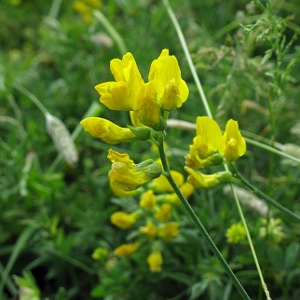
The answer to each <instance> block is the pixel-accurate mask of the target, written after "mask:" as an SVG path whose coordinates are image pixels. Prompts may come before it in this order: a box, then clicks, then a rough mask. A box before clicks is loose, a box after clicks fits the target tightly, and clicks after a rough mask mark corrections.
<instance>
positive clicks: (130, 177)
mask: <svg viewBox="0 0 300 300" xmlns="http://www.w3.org/2000/svg"><path fill="white" fill-rule="evenodd" d="M107 157H108V158H109V160H110V161H111V162H112V166H111V170H110V171H109V173H108V176H109V180H110V184H111V185H112V186H117V187H118V188H120V189H122V190H124V191H134V190H136V189H138V188H139V187H140V186H142V185H143V184H145V183H147V182H149V181H150V180H152V179H153V178H156V177H158V176H160V174H161V172H162V169H161V165H160V164H159V163H157V162H154V161H153V160H151V159H149V160H146V161H144V162H142V163H140V164H137V165H136V164H134V162H133V160H131V159H130V157H129V155H128V154H126V153H124V154H122V153H119V152H117V151H114V150H112V149H109V152H108V156H107Z"/></svg>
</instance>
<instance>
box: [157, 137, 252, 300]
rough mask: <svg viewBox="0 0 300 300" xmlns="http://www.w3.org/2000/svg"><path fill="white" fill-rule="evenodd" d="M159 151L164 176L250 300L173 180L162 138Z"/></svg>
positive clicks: (236, 283) (243, 294)
mask: <svg viewBox="0 0 300 300" xmlns="http://www.w3.org/2000/svg"><path fill="white" fill-rule="evenodd" d="M158 150H159V154H160V159H161V163H162V166H163V170H164V172H165V173H164V174H165V176H166V177H167V179H168V181H169V183H170V185H171V186H172V188H173V189H174V192H175V193H176V194H177V196H178V198H179V199H180V201H181V203H182V205H183V206H184V208H185V210H186V212H187V213H188V215H189V216H190V218H191V219H192V221H193V222H194V223H195V225H196V226H197V228H198V229H199V231H200V233H201V235H202V236H203V238H204V239H205V241H206V242H207V244H208V246H209V247H210V249H211V250H212V251H213V253H214V254H215V256H216V257H217V259H218V260H219V261H220V263H221V264H222V265H223V267H224V268H225V271H226V273H227V274H228V276H229V277H230V279H231V280H232V282H233V284H234V285H235V286H236V288H237V289H238V291H239V293H240V294H241V296H242V297H243V299H248V300H250V297H249V295H248V294H247V292H246V291H245V289H244V288H243V286H242V285H241V283H240V281H239V280H238V278H237V277H236V276H235V274H234V273H233V271H232V269H231V268H230V266H229V265H228V263H227V262H226V260H225V259H224V257H223V255H222V254H221V252H220V251H219V249H218V248H217V246H216V244H215V243H214V241H213V240H212V238H211V237H210V235H209V233H208V232H207V231H206V229H205V227H204V226H203V224H202V222H201V221H200V219H199V218H198V216H197V215H196V213H195V211H194V210H193V208H192V207H191V206H190V204H189V203H188V201H187V200H186V198H185V197H184V195H183V194H182V192H181V190H180V189H179V187H178V186H177V184H176V183H175V181H174V179H173V177H172V175H171V172H170V169H169V165H168V161H167V157H166V154H165V149H164V144H163V138H161V139H160V140H159V141H158Z"/></svg>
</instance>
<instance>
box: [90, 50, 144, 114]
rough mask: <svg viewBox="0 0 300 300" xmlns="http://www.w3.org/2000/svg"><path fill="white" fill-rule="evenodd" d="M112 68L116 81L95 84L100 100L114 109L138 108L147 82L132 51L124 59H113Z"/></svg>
mask: <svg viewBox="0 0 300 300" xmlns="http://www.w3.org/2000/svg"><path fill="white" fill-rule="evenodd" d="M110 69H111V72H112V74H113V76H114V78H115V81H109V82H105V83H101V84H98V85H96V86H95V89H96V90H97V92H98V93H99V94H100V102H101V103H103V104H104V105H105V106H106V107H108V108H109V109H112V110H126V111H131V110H137V109H139V106H140V105H141V99H143V97H144V94H145V83H144V81H143V79H142V76H141V74H140V71H139V69H138V67H137V65H136V62H135V60H134V57H133V56H132V54H131V53H130V52H128V53H126V54H125V55H124V56H123V59H122V60H120V59H113V60H111V62H110Z"/></svg>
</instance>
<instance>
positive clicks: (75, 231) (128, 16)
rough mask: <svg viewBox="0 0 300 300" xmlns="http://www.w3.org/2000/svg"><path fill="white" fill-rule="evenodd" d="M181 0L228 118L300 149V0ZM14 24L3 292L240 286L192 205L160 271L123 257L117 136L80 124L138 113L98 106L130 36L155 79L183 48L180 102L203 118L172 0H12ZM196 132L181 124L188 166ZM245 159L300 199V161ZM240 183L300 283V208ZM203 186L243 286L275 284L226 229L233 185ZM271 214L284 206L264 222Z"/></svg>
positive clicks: (3, 121) (206, 76)
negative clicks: (269, 202) (59, 140)
mask: <svg viewBox="0 0 300 300" xmlns="http://www.w3.org/2000/svg"><path fill="white" fill-rule="evenodd" d="M170 3H171V5H172V8H173V9H174V11H175V13H176V16H177V18H178V21H179V23H180V25H181V27H182V30H183V32H184V35H185V37H186V39H187V43H188V47H189V50H190V52H191V54H192V58H193V61H194V63H195V66H196V68H197V72H198V74H199V76H200V78H201V82H202V84H203V88H204V91H205V93H206V95H207V98H208V100H209V105H210V108H211V110H212V111H213V114H214V116H215V118H216V120H217V121H218V122H219V124H221V125H222V126H224V124H225V122H226V120H227V119H229V118H234V119H236V120H238V121H239V124H240V128H241V129H242V130H243V132H244V133H245V136H247V137H249V138H253V139H256V140H258V141H263V142H264V143H267V144H270V145H274V146H275V147H277V148H278V149H280V150H281V151H284V152H287V153H289V154H291V155H293V156H295V157H298V158H300V147H299V141H300V119H299V111H300V101H299V95H300V85H299V79H300V78H299V77H300V47H299V37H298V33H299V25H300V20H299V16H300V5H299V4H298V1H296V0H291V1H280V0H278V1H277V0H274V1H271V3H269V5H267V3H268V1H262V2H260V1H246V0H242V1H237V0H230V1H219V0H203V1H179V0H172V1H170ZM95 12H97V13H95ZM0 24H1V26H0V191H1V192H0V205H1V206H0V274H1V282H0V299H16V298H14V297H16V296H17V295H18V294H19V295H20V297H21V299H33V300H35V299H56V300H59V299H60V300H63V299H85V300H86V299H94V298H98V299H144V298H145V295H148V296H147V299H240V298H239V295H238V294H237V291H236V290H235V288H234V287H233V286H232V284H231V283H230V281H229V279H228V278H227V276H226V274H225V272H224V270H223V268H222V267H221V266H220V265H219V263H218V262H217V260H216V259H215V258H214V257H213V256H212V254H211V253H210V252H209V251H208V249H207V248H206V245H204V244H203V247H201V249H199V247H198V243H199V242H200V243H203V242H202V240H201V238H200V237H199V236H198V233H197V232H196V231H195V230H194V228H193V225H192V224H190V222H189V219H188V218H187V217H186V216H185V214H184V212H182V211H181V210H180V209H179V212H178V213H179V214H180V220H181V221H180V226H181V232H182V238H181V240H179V241H177V242H174V243H170V245H169V246H166V248H167V250H166V251H167V252H166V253H167V255H165V257H164V259H165V261H166V263H165V264H164V267H163V270H162V272H160V273H151V272H149V270H148V267H147V265H146V263H145V262H144V261H143V260H142V258H141V257H139V256H137V257H136V258H135V259H132V260H130V259H118V260H116V258H114V257H112V254H111V253H112V251H113V249H115V248H116V247H117V246H118V245H120V244H121V243H124V242H125V238H126V233H124V232H123V231H121V230H120V229H118V228H116V227H114V226H113V225H111V223H110V215H111V214H112V213H113V212H114V211H116V210H118V209H120V205H123V206H124V207H125V208H126V205H127V204H126V203H125V204H124V202H123V203H122V201H118V200H117V199H115V196H114V195H113V194H112V192H111V191H110V189H109V186H108V178H107V172H108V170H109V169H110V165H109V163H108V161H107V158H106V156H107V149H108V148H109V147H108V146H107V145H106V144H104V143H102V142H101V141H98V140H95V139H93V138H91V137H90V136H89V135H88V134H86V133H84V132H79V131H78V129H77V130H76V127H77V126H78V124H79V122H80V121H81V120H82V119H83V117H84V115H85V114H86V113H87V111H88V110H89V108H90V107H91V106H92V105H94V106H93V107H94V108H95V110H94V113H95V114H94V115H101V116H102V117H105V118H109V119H110V120H112V121H115V122H116V123H118V124H120V125H124V124H128V123H129V118H128V115H127V114H122V113H120V112H112V111H109V110H105V109H104V108H103V107H102V106H100V105H99V106H96V104H95V103H98V98H99V96H98V94H97V93H96V91H95V90H94V86H95V85H96V84H98V83H101V82H105V81H109V80H112V75H111V73H110V69H109V61H110V60H111V59H113V58H116V57H117V58H121V57H122V55H123V54H125V53H124V50H126V51H130V52H132V53H133V55H134V57H135V59H136V61H137V64H138V66H139V68H140V71H141V73H142V75H143V77H144V79H145V80H146V79H147V74H148V71H149V66H150V63H151V61H152V60H153V59H155V58H157V57H158V55H159V54H160V52H161V50H162V49H163V48H168V49H170V52H171V53H172V54H174V55H176V57H177V59H178V61H179V64H180V66H181V70H182V77H183V78H184V79H185V80H186V81H187V83H188V85H189V89H190V97H189V100H188V101H187V102H186V103H185V104H184V106H183V107H182V109H180V110H179V111H175V112H172V115H171V117H172V118H178V119H181V120H185V121H190V122H195V119H196V117H197V116H199V115H205V110H204V107H203V106H202V104H201V100H200V97H199V95H198V91H197V89H196V87H195V84H194V81H193V78H192V75H191V72H190V70H189V67H188V64H187V61H186V59H185V56H184V53H183V51H182V48H181V45H180V43H179V40H178V37H177V34H176V31H175V29H174V27H173V25H172V22H171V21H170V18H169V16H168V14H167V12H166V9H165V7H164V5H163V2H162V1H157V0H115V1H114V0H107V1H104V0H103V1H100V0H99V1H97V0H93V1H92V0H78V1H62V0H53V1H50V0H48V1H39V0H2V1H1V3H0ZM107 24H108V25H107ZM114 30H115V31H116V32H117V35H115V34H114ZM118 37H121V44H120V40H118ZM36 100H37V101H36ZM38 101H39V102H41V103H42V105H43V106H44V107H45V109H46V110H47V111H48V112H49V113H50V114H51V115H53V116H55V117H56V118H59V119H60V120H61V121H62V122H63V123H64V125H65V126H66V128H67V129H68V130H69V131H70V132H71V133H72V132H73V133H74V131H75V133H76V134H74V138H75V145H76V148H77V151H78V154H79V159H78V163H77V164H76V165H75V166H72V165H70V164H68V163H67V162H66V160H64V159H63V158H62V156H61V154H59V152H58V150H57V148H56V146H55V143H54V142H53V140H52V138H51V136H50V135H49V134H48V132H47V127H46V119H45V115H44V113H43V111H41V109H40V108H39V107H38V105H37V104H36V102H38ZM42 109H43V108H42ZM50 131H51V130H50ZM193 134H194V133H193V132H188V131H184V130H179V129H175V128H170V129H169V130H168V135H167V144H168V149H169V152H170V153H169V155H170V159H171V161H172V162H173V164H174V168H175V169H178V170H180V169H181V170H182V165H183V163H184V159H183V156H184V155H185V154H186V153H187V151H188V146H189V144H191V141H192V137H193ZM121 148H122V149H125V150H126V151H127V152H128V153H130V155H131V156H132V158H133V159H135V160H140V159H141V157H142V155H145V156H146V155H149V153H150V152H151V151H150V144H148V143H133V144H125V145H121V146H120V148H118V147H116V149H121ZM238 167H239V169H240V170H241V172H242V173H243V174H244V175H245V176H246V177H247V178H249V180H251V181H252V182H253V183H254V184H255V185H256V186H257V187H259V188H261V189H262V190H263V191H265V192H266V193H268V195H270V196H271V197H273V198H274V199H275V200H277V201H279V202H280V203H281V204H282V205H284V206H286V207H288V208H289V209H290V210H292V211H294V212H296V213H297V212H298V213H300V205H299V204H300V194H299V191H300V190H299V173H300V171H299V164H296V163H292V162H291V161H289V160H287V159H279V157H278V156H275V155H274V154H271V153H269V152H268V151H265V150H263V149H261V148H258V147H255V146H253V145H251V144H248V151H247V155H246V156H245V157H244V158H243V159H241V161H239V162H238ZM241 197H242V198H244V199H243V200H244V203H245V205H244V206H243V208H244V209H245V214H246V218H247V221H248V223H249V227H250V229H251V235H252V236H253V239H254V243H255V247H256V250H257V252H258V256H259V260H260V263H261V266H262V269H263V272H264V275H265V279H266V282H267V284H268V286H269V289H270V292H271V295H272V299H281V300H286V299H295V300H296V299H299V297H300V259H299V246H300V244H299V234H300V226H299V224H297V223H295V222H294V221H291V220H289V219H288V218H287V217H285V216H284V215H282V214H280V213H279V212H278V211H276V210H273V209H270V210H268V213H267V215H264V214H263V213H262V212H261V211H258V212H257V211H256V212H255V211H253V209H251V207H250V208H249V207H248V206H247V202H249V201H250V200H251V197H252V195H251V194H247V193H246V194H243V195H242V196H241ZM131 200H132V199H131ZM190 201H191V204H192V205H193V207H194V208H195V210H196V212H197V214H198V215H199V216H200V217H201V219H202V221H203V223H204V224H205V226H206V228H207V229H208V232H210V233H211V235H212V236H213V238H214V240H215V242H216V244H217V245H218V246H219V247H220V249H221V250H222V253H223V255H224V256H225V258H226V259H227V260H228V261H229V263H230V265H231V267H232V268H233V269H234V270H235V272H236V274H237V276H238V277H239V278H240V280H241V282H242V284H243V285H244V286H245V289H246V290H247V291H249V293H250V295H251V296H252V297H253V299H263V293H262V290H261V289H260V284H259V279H258V276H257V272H256V271H255V266H254V264H253V259H252V257H251V254H250V251H249V246H248V245H247V243H244V244H243V243H240V244H237V245H231V244H230V243H228V241H227V240H226V236H225V232H226V229H227V228H229V227H230V226H231V225H232V224H233V223H235V222H239V217H238V214H237V211H236V209H235V207H234V204H233V201H232V197H231V195H230V193H228V191H227V190H226V188H223V187H219V188H215V189H212V190H209V191H198V192H196V193H195V194H194V195H193V196H192V197H191V199H190ZM128 205H129V204H128ZM127 208H128V207H127ZM265 218H266V219H268V220H270V219H271V218H273V220H274V219H278V220H279V221H278V222H277V223H276V222H275V223H276V224H275V225H274V224H273V223H272V222H268V223H267V225H265V224H264V221H263V220H264V219H265ZM270 224H271V225H273V227H272V226H269V227H270V228H269V227H268V225H270ZM263 226H265V227H264V228H267V229H268V230H269V229H270V231H268V233H267V234H265V235H261V234H260V232H261V228H262V227H263ZM272 230H273V231H272ZM99 247H102V248H105V249H107V251H108V253H109V254H108V256H107V257H106V258H104V259H102V260H101V259H94V258H93V257H92V254H93V253H94V250H95V249H96V248H99ZM141 256H142V254H141ZM166 287H172V288H170V289H169V288H166ZM26 293H27V294H28V295H29V298H26ZM22 297H23V298H22Z"/></svg>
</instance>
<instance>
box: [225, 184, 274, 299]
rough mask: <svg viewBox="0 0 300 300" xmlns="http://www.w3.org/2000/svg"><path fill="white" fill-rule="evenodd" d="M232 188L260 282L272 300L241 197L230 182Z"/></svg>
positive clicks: (268, 297)
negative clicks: (242, 206)
mask: <svg viewBox="0 0 300 300" xmlns="http://www.w3.org/2000/svg"><path fill="white" fill-rule="evenodd" d="M230 188H231V192H232V195H233V198H234V201H235V204H236V207H237V209H238V212H239V215H240V218H241V220H242V223H243V226H244V228H245V231H246V235H247V240H248V243H249V246H250V250H251V253H252V256H253V259H254V262H255V265H256V269H257V272H258V275H259V278H260V282H261V285H262V288H263V290H264V292H265V295H266V298H267V300H272V299H271V297H270V292H269V290H268V287H267V285H266V283H265V280H264V277H263V274H262V271H261V269H260V265H259V262H258V259H257V256H256V252H255V249H254V246H253V242H252V238H251V235H250V233H249V230H248V226H247V222H246V220H245V217H244V214H243V211H242V208H241V205H240V201H239V199H238V197H237V194H236V192H235V190H234V188H233V185H232V184H230Z"/></svg>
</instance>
